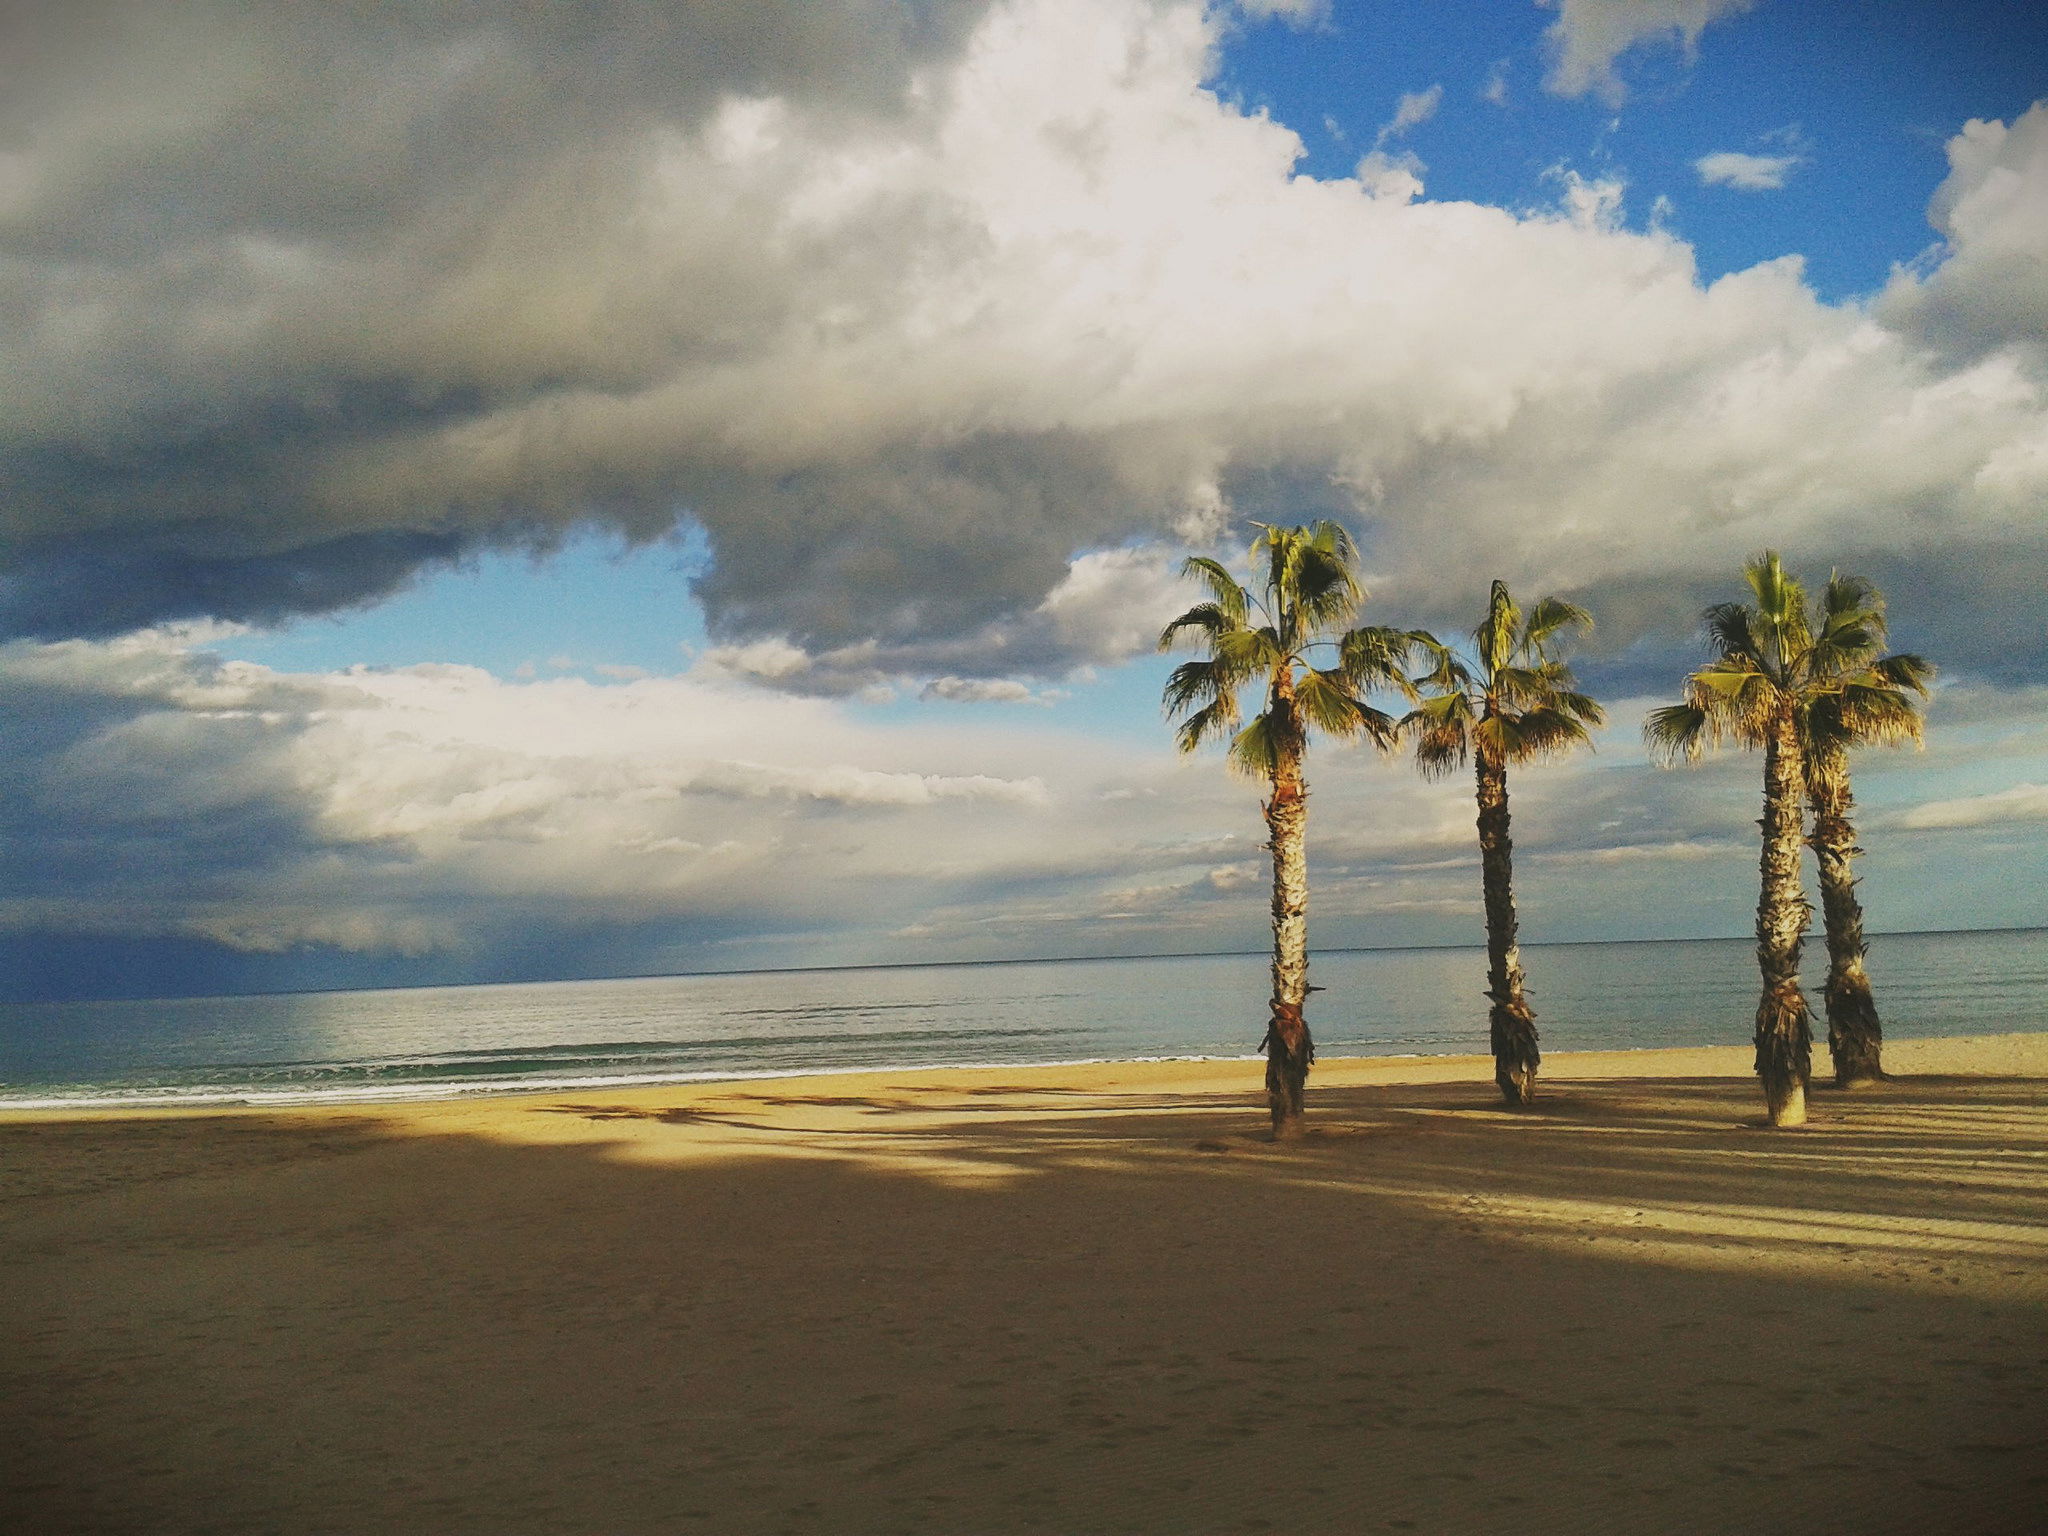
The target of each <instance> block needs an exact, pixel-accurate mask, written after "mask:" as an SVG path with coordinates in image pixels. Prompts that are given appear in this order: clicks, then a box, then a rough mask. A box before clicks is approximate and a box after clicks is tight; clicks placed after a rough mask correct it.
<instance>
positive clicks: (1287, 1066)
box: [1263, 677, 1316, 1139]
mask: <svg viewBox="0 0 2048 1536" xmlns="http://www.w3.org/2000/svg"><path fill="white" fill-rule="evenodd" d="M1293 681H1294V680H1293V678H1292V677H1286V678H1284V679H1276V681H1275V683H1274V687H1273V694H1274V698H1273V705H1274V714H1275V715H1276V716H1278V717H1280V718H1279V720H1278V721H1277V723H1278V724H1279V725H1280V726H1281V727H1282V730H1281V731H1280V732H1279V733H1277V734H1279V735H1280V736H1281V738H1282V740H1283V743H1284V741H1285V737H1286V729H1285V728H1286V726H1288V725H1289V724H1291V721H1290V720H1289V719H1288V718H1287V716H1290V715H1291V713H1292V705H1293V688H1292V686H1291V685H1292V683H1293ZM1277 755H1278V759H1279V760H1278V761H1277V762H1276V763H1275V765H1274V771H1273V798H1272V799H1271V800H1269V801H1267V802H1266V807H1265V810H1266V830H1267V832H1268V834H1269V839H1268V845H1269V846H1270V847H1271V848H1272V850H1273V1002H1272V1018H1271V1020H1270V1021H1269V1022H1268V1023H1267V1025H1266V1038H1265V1040H1264V1042H1263V1049H1264V1050H1265V1053H1266V1099H1267V1102H1268V1104H1269V1105H1270V1106H1271V1108H1272V1112H1273V1135H1274V1136H1275V1137H1276V1138H1280V1139H1287V1138H1291V1137H1295V1136H1299V1135H1301V1134H1302V1120H1301V1100H1302V1094H1303V1092H1304V1090H1305V1089H1306V1088H1307V1086H1308V1069H1309V1063H1311V1062H1312V1061H1314V1060H1315V1056H1316V1052H1315V1044H1314V1042H1313V1041H1311V1040H1310V1039H1309V1033H1308V1020H1307V1019H1306V1018H1305V1017H1303V1014H1302V1004H1303V1003H1304V1002H1305V1001H1306V1000H1307V997H1308V789H1307V786H1306V785H1305V784H1304V783H1303V782H1302V773H1301V756H1300V753H1299V751H1298V750H1296V749H1294V748H1292V747H1290V746H1287V745H1283V746H1282V748H1281V750H1280V752H1279V753H1278V754H1277Z"/></svg>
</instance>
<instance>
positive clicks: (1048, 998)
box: [0, 929, 2048, 1109]
mask: <svg viewBox="0 0 2048 1536" xmlns="http://www.w3.org/2000/svg"><path fill="white" fill-rule="evenodd" d="M1818 950H1819V945H1818V944H1817V943H1815V944H1813V945H1811V946H1810V949H1809V953H1810V954H1816V955H1817V951H1818ZM1523 958H1524V963H1525V965H1526V966H1527V969H1528V972H1529V978H1530V989H1531V994H1532V998H1533V1001H1534V1003H1535V1006H1536V1010H1537V1015H1538V1028H1539V1029H1540V1031H1541V1033H1542V1040H1543V1044H1544V1045H1545V1047H1546V1048H1548V1049H1551V1050H1588V1049H1600V1050H1617V1049H1618V1050H1636V1049H1650V1048H1654V1047H1659V1046H1681V1045H1736V1044H1742V1043H1745V1042H1746V1041H1747V1040H1748V1038H1749V1031H1750V1016H1751V1013H1752V1010H1753V1009H1754V1008H1755V1006H1756V990H1757V977H1756V964H1755V960H1754V958H1753V954H1752V949H1751V945H1750V943H1749V941H1748V940H1743V939H1704V940H1671V941H1649V942H1634V943H1616V944H1545V945H1531V946H1527V947H1525V948H1524V950H1523ZM1822 963H1824V961H1823V962H1822ZM1869 963H1870V968H1871V972H1872V975H1873V977H1874V978H1875V981H1876V985H1877V990H1878V1001H1879V1007H1880V1011H1881V1012H1882V1014H1883V1016H1884V1019H1885V1029H1886V1034H1887V1036H1888V1038H1894V1039H1901V1038H1912V1037H1915V1036H1939V1035H1967V1034H1994V1033H2003V1032H2006V1031H2012V1030H2027V1031H2038V1030H2048V929H2016V930H2015V929H2008V930H2001V931H1997V932H1981V933H1900V934H1882V935H1878V936H1876V937H1874V938H1872V939H1871V941H1870V962H1869ZM1809 971H1810V972H1811V973H1814V974H1815V980H1816V985H1817V973H1818V967H1817V966H1810V967H1809ZM1310 980H1311V982H1312V983H1314V984H1315V985H1316V986H1317V987H1319V988H1321V990H1320V991H1317V992H1315V993H1313V994H1311V996H1310V999H1309V1009H1308V1016H1309V1022H1310V1025H1311V1027H1312V1029H1313V1031H1314V1033H1315V1038H1316V1044H1317V1048H1318V1050H1319V1051H1320V1052H1321V1053H1322V1054H1323V1055H1325V1056H1409V1055H1442V1054H1456V1053H1461V1052H1473V1051H1484V1050H1485V1049H1486V1001H1485V998H1484V997H1483V995H1482V994H1483V991H1484V988H1485V984H1486V956H1485V952H1484V950H1482V949H1478V948H1472V949H1365V950H1328V951H1321V952H1318V953H1316V954H1315V956H1314V958H1313V961H1312V964H1311V967H1310ZM1267 989H1268V981H1267V974H1266V960H1265V957H1264V956H1263V955H1173V956H1152V957H1144V958H1135V959H1113V960H1033V961H1006V962H994V963H988V964H956V965H909V966H879V967H867V968H849V969H832V970H779V971H753V972H745V973H726V974H717V975H691V976H642V977H631V978H622V979H618V980H607V981H552V982H528V983H512V984H500V985H489V986H467V987H462V986H457V987H425V988H409V989H399V990H387V991H352V992H302V993H284V994H268V995H263V996H245V997H186V998H158V999H147V1000H123V1001H118V1002H49V1003H17V1004H5V1005H0V1109H9V1108H12V1109H25V1108H65V1107H80V1108H82V1107H92V1106H153V1105H193V1106H198V1105H224V1104H248V1105H272V1104H276V1105H282V1104H297V1103H308V1102H336V1103H347V1102H378V1101H389V1100H400V1099H425V1098H450V1097H455V1096H459V1095H462V1094H469V1093H504V1092H509V1091H519V1090H535V1091H539V1090H549V1089H581V1088H607V1087H621V1086H625V1085H629V1084H648V1083H668V1082H691V1081H703V1080H709V1079H720V1078H758V1077H777V1076H789V1075H797V1074H812V1073H833V1072H857V1071H871V1070H876V1069H883V1070H899V1069H902V1068H908V1067H937V1066H981V1065H989V1066H994V1065H1004V1066H1014V1065H1034V1064H1051V1063H1067V1062H1082V1061H1151V1060H1168V1059H1227V1058H1237V1057H1250V1056H1253V1055H1255V1054H1256V1052H1257V1049H1258V1045H1259V1039H1260V1036H1261V1034H1262V1033H1263V1031H1264V1028H1265V1012H1266V1010H1265V998H1266V994H1267ZM1814 1001H1815V1005H1816V1010H1818V1001H1819V1000H1818V997H1817V995H1816V996H1815V999H1814ZM1816 1033H1817V1034H1818V1033H1820V1028H1819V1027H1818V1026H1817V1028H1816ZM1823 1060H1824V1059H1823Z"/></svg>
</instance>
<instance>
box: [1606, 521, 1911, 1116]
mask: <svg viewBox="0 0 2048 1536" xmlns="http://www.w3.org/2000/svg"><path fill="white" fill-rule="evenodd" d="M1743 576H1744V578H1745V579H1746V580H1747V581H1748V583H1749V589H1750V592H1751V594H1752V595H1753V596H1754V598H1755V601H1754V602H1751V603H1717V604H1715V605H1714V606H1713V607H1711V608H1709V609H1707V611H1706V613H1705V615H1704V627H1705V631H1706V636H1707V640H1708V643H1709V644H1710V645H1711V646H1712V648H1713V649H1714V651H1715V652H1716V654H1715V657H1714V659H1713V660H1712V661H1709V662H1708V663H1707V664H1706V665H1705V666H1703V667H1701V668H1700V669H1699V670H1698V671H1696V672H1694V673H1693V674H1692V675H1691V676H1690V677H1688V678H1687V679H1686V681H1685V702H1684V703H1683V704H1676V705H1672V706H1670V707H1668V708H1665V709H1657V710H1652V711H1651V712H1650V716H1649V718H1648V719H1646V720H1645V721H1644V722H1643V737H1644V740H1645V741H1646V742H1647V743H1648V745H1649V747H1650V750H1651V752H1652V753H1653V754H1655V755H1657V756H1659V757H1662V758H1664V759H1665V760H1666V761H1676V760H1678V759H1680V758H1685V759H1695V758H1697V757H1698V756H1699V755H1700V751H1701V748H1702V746H1703V745H1704V744H1707V743H1716V742H1719V741H1721V740H1722V739H1723V738H1726V737H1733V738H1734V739H1735V740H1737V741H1739V742H1741V743H1742V744H1743V745H1745V746H1761V747H1762V748H1763V751H1764V814H1763V818H1762V820H1761V821H1760V822H1759V823H1758V825H1759V826H1761V827H1762V828H1763V851H1762V857H1761V859H1760V860H1759V865H1758V872H1759V882H1758V884H1759V892H1758V897H1757V908H1756V958H1757V967H1758V969H1759V971H1760V972H1761V973H1762V977H1763V993H1762V996H1761V997H1760V998H1759V999H1758V1002H1757V1009H1756V1072H1757V1076H1758V1077H1759V1078H1760V1079H1761V1080H1762V1082H1763V1088H1764V1103H1765V1106H1766V1107H1767V1108H1768V1110H1769V1112H1770V1117H1771V1124H1773V1125H1776V1126H1795V1125H1804V1124H1805V1123H1806V1090H1807V1086H1808V1083H1809V1082H1810V1080H1811V1076H1812V1070H1813V1017H1812V1013H1811V1011H1810V1010H1809V1009H1808V1007H1807V1003H1806V995H1805V993H1803V992H1802V991H1801V990H1800V988H1799V950H1800V944H1801V940H1802V938H1803V936H1804V935H1805V932H1806V925H1807V920H1808V918H1809V917H1810V916H1811V915H1812V912H1813V908H1812V907H1811V906H1810V905H1809V904H1808V903H1807V900H1806V893H1805V890H1804V889H1803V887H1802V883H1801V876H1800V867H1799V854H1800V841H1801V838H1800V834H1801V831H1802V823H1803V820H1804V817H1803V810H1804V791H1805V778H1806V769H1805V755H1806V754H1805V737H1806V729H1805V727H1806V722H1807V718H1808V716H1809V714H1810V713H1811V710H1812V707H1813V706H1814V705H1815V704H1816V703H1818V702H1820V701H1822V700H1824V699H1826V698H1827V697H1829V696H1830V695H1833V694H1837V693H1839V692H1840V691H1841V689H1840V680H1841V679H1843V678H1845V677H1847V676H1850V675H1852V674H1854V673H1856V672H1858V671H1859V670H1860V669H1861V668H1863V667H1865V666H1867V665H1868V664H1869V663H1870V662H1871V661H1872V660H1873V659H1874V658H1875V657H1876V654H1877V652H1878V650H1879V649H1880V648H1881V645H1882V642H1881V640H1880V639H1879V638H1877V637H1878V635H1879V634H1881V630H1874V629H1873V627H1872V621H1873V619H1874V618H1879V617H1881V615H1874V614H1873V613H1872V611H1871V609H1870V607H1869V605H1868V604H1867V603H1864V602H1859V601H1858V600H1857V596H1858V594H1857V592H1856V590H1854V588H1853V586H1852V585H1850V584H1841V583H1832V582H1831V583H1830V584H1829V588H1828V597H1827V601H1826V603H1825V604H1824V605H1823V612H1822V614H1821V622H1820V624H1819V626H1818V628H1816V626H1815V623H1814V615H1813V614H1812V613H1811V611H1810V610H1809V607H1808V603H1807V597H1806V589H1805V588H1804V587H1802V586H1801V585H1800V584H1799V582H1798V581H1797V580H1795V579H1794V578H1793V577H1791V576H1789V575H1787V574H1786V572H1785V568H1784V565H1783V563H1782V562H1781V561H1780V560H1779V558H1778V554H1777V551H1775V550H1766V551H1765V552H1764V553H1763V554H1761V555H1758V556H1756V557H1755V558H1754V559H1752V560H1751V561H1749V563H1748V564H1747V565H1745V566H1744V567H1743Z"/></svg>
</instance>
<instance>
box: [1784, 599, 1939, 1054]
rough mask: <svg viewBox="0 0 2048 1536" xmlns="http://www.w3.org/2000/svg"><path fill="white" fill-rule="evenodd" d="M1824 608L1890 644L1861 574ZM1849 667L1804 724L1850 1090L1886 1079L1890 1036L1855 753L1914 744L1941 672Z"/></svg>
mask: <svg viewBox="0 0 2048 1536" xmlns="http://www.w3.org/2000/svg"><path fill="white" fill-rule="evenodd" d="M1824 606H1825V608H1826V611H1828V612H1830V613H1836V612H1850V611H1855V612H1860V613H1862V614H1863V615H1865V618H1864V623H1865V625H1866V627H1867V629H1868V631H1869V634H1870V640H1871V645H1872V648H1873V649H1875V648H1878V647H1881V646H1882V645H1883V644H1884V639H1885V616H1884V594H1883V593H1881V592H1879V591H1878V590H1877V588H1875V587H1874V586H1872V585H1870V583H1868V582H1866V581H1864V580H1862V579H1861V578H1860V577H1854V576H1841V575H1837V576H1835V577H1834V578H1832V579H1831V580H1830V581H1829V583H1828V593H1827V597H1826V600H1825V604H1824ZM1844 660H1845V662H1848V663H1849V666H1848V670H1847V671H1845V672H1843V673H1842V674H1841V675H1840V676H1838V677H1836V678H1835V679H1833V682H1834V688H1833V690H1832V691H1830V692H1827V693H1824V694H1823V695H1822V696H1821V697H1819V698H1817V699H1815V700H1814V701H1813V703H1812V705H1811V706H1810V707H1809V708H1808V710H1807V712H1806V716H1805V719H1804V721H1803V722H1802V723H1803V726H1804V730H1803V735H1804V737H1805V745H1806V799H1807V803H1808V804H1809V805H1810V806H1812V807H1813V833H1812V835H1811V836H1810V837H1809V838H1808V839H1807V842H1808V845H1809V846H1810V847H1811V848H1812V849H1813V854H1814V859H1815V862H1816V864H1817V866H1818V869H1819V872H1820V893H1821V913H1822V915H1823V918H1824V919H1825V922H1826V925H1827V938H1828V981H1827V990H1826V998H1827V1012H1828V1054H1829V1055H1830V1056H1831V1057H1833V1059H1834V1063H1835V1083H1836V1085H1837V1086H1838V1087H1842V1088H1851V1087H1854V1086H1856V1085H1857V1084H1860V1083H1872V1082H1879V1081H1882V1080H1883V1078H1884V1062H1883V1056H1882V1052H1883V1048H1884V1031H1883V1029H1882V1027H1881V1026H1880V1025H1879V1023H1878V1018H1877V1000H1876V998H1875V997H1874V996H1873V994H1872V992H1871V988H1870V975H1869V972H1868V971H1867V970H1866V969H1865V968H1864V964H1863V956H1864V953H1865V947H1864V943H1863V906H1862V903H1861V902H1859V901H1858V900H1857V899H1856V877H1855V874H1854V873H1853V869H1852V864H1853V861H1854V860H1855V858H1856V855H1857V854H1859V853H1861V852H1862V851H1863V850H1862V849H1860V848H1858V847H1857V846H1856V828H1855V824H1854V822H1853V821H1852V820H1851V813H1852V812H1853V811H1854V809H1855V806H1856V798H1855V796H1854V794H1852V793H1851V791H1850V787H1849V752H1850V749H1851V748H1853V747H1859V746H1865V745H1870V744H1876V743H1885V744H1891V743H1897V742H1904V741H1913V742H1917V741H1919V740H1920V737H1921V720H1920V711H1919V710H1918V709H1916V708H1915V707H1914V705H1913V703H1912V701H1911V700H1910V699H1908V698H1907V697H1906V695H1907V694H1908V693H1909V692H1911V693H1917V694H1919V695H1921V696H1922V697H1925V696H1926V693H1927V690H1928V685H1929V684H1930V683H1931V682H1932V681H1933V679H1934V668H1933V667H1932V666H1931V665H1930V664H1929V663H1928V662H1926V661H1924V660H1923V659H1921V658H1920V657H1918V656H1913V655H1905V654H1902V655H1895V656H1879V657H1875V658H1870V657H1864V658H1860V659H1852V658H1844Z"/></svg>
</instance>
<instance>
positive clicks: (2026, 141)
mask: <svg viewBox="0 0 2048 1536" xmlns="http://www.w3.org/2000/svg"><path fill="white" fill-rule="evenodd" d="M1948 164H1949V173H1948V178H1947V179H1946V180H1945V181H1943V182H1942V184H1941V186H1940V188H1939V189H1937V190H1936V192H1935V194H1934V200H1933V202H1932V203H1931V204H1930V205H1929V207H1928V211H1927V216H1928V219H1929V221H1930V222H1932V224H1933V225H1934V227H1935V228H1936V229H1937V230H1939V231H1940V232H1941V235H1942V238H1943V244H1942V245H1940V246H1938V247H1936V248H1935V249H1934V250H1932V251H1930V252H1928V253H1927V255H1926V256H1925V257H1924V258H1923V259H1922V260H1921V261H1920V262H1917V263H1915V264H1913V265H1911V266H1908V267H1904V268H1902V269H1900V270H1899V271H1898V272H1897V273H1896V274H1895V275H1894V277H1893V279H1892V282H1891V284H1890V286H1889V287H1888V288H1887V289H1886V290H1885V292H1884V295H1883V297H1882V299H1881V301H1880V304H1879V308H1878V312H1879V314H1881V315H1882V316H1883V317H1884V319H1885V320H1886V321H1887V322H1888V323H1889V324H1891V325H1893V326H1895V327H1897V328H1898V329H1900V330H1901V331H1903V332H1905V333H1906V334H1908V335H1910V336H1913V337H1915V338H1916V339H1918V340H1921V341H1924V342H1926V343H1928V344H1930V345H1932V346H1934V347H1936V348H1938V349H1940V350H1941V351H1942V352H1943V353H1944V354H1945V355H1947V356H1950V357H1953V358H1968V357H1981V356H1984V355H1986V354H1988V353H1995V352H2000V351H2011V350H2018V351H2020V352H2022V353H2023V354H2024V355H2026V356H2028V357H2029V358H2030V359H2031V361H2032V362H2033V363H2034V364H2035V365H2036V366H2037V367H2040V368H2042V369H2043V370H2044V372H2048V260H2044V258H2043V256H2042V253H2043V252H2044V251H2048V101H2037V102H2035V103H2034V105H2033V106H2032V107H2031V108H2030V109H2029V110H2028V111H2027V112H2025V113H2023V114H2022V115H2021V116H2020V117H2019V118H2017V119H2016V120H2014V121H2013V122H2012V123H2010V124H2008V123H2000V122H1984V121H1980V120H1976V119H1972V120H1971V121H1970V122H1968V123H1965V124H1964V125H1963V131H1962V132H1961V133H1959V134H1957V135H1956V136H1955V137H1954V138H1952V139H1950V140H1949V142H1948ZM2020 451H2021V452H2023V453H2026V454H2030V455H2034V456H2038V455H2039V454H2040V453H2041V452H2042V451H2043V444H2042V442H2041V441H2040V440H2039V439H2036V440H2035V441H2034V442H2033V443H2032V444H2031V445H2029V446H2028V447H2027V448H2025V449H2022V450H2020Z"/></svg>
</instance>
